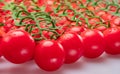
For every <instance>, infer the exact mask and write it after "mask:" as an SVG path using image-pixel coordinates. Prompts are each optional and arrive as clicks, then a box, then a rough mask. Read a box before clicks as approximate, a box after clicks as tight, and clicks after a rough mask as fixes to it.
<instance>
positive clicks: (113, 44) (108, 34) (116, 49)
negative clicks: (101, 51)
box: [103, 27, 120, 55]
mask: <svg viewBox="0 0 120 74" xmlns="http://www.w3.org/2000/svg"><path fill="white" fill-rule="evenodd" d="M103 33H104V36H105V37H104V38H105V42H106V50H105V52H106V53H108V54H112V55H115V54H120V30H119V29H118V28H117V27H113V28H109V29H107V30H105V31H104V32H103Z"/></svg>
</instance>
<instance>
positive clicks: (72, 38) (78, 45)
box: [58, 33, 83, 64]
mask: <svg viewBox="0 0 120 74" xmlns="http://www.w3.org/2000/svg"><path fill="white" fill-rule="evenodd" d="M58 41H59V42H60V43H61V44H62V46H63V48H64V50H65V55H66V56H65V63H66V64H70V63H74V62H76V61H77V60H78V59H79V58H80V57H81V56H82V53H83V48H82V46H83V45H82V39H81V37H80V36H79V35H78V34H76V33H65V34H63V35H62V36H61V37H60V38H59V39H58Z"/></svg>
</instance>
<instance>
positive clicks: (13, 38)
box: [0, 0, 120, 71]
mask: <svg viewBox="0 0 120 74" xmlns="http://www.w3.org/2000/svg"><path fill="white" fill-rule="evenodd" d="M0 16H1V17H0V56H3V57H4V58H5V59H7V60H8V61H10V62H12V63H15V64H21V63H24V62H27V61H29V60H35V63H36V64H37V65H38V66H39V67H40V68H41V69H43V70H46V71H55V70H57V69H59V68H60V67H61V66H62V65H63V64H71V63H74V62H76V61H77V60H78V59H79V58H80V57H81V56H84V57H86V58H97V57H99V56H101V55H102V54H103V52H106V53H107V54H111V55H118V54H120V27H119V26H120V2H119V0H118V1H117V0H110V1H109V2H108V1H107V0H2V1H0Z"/></svg>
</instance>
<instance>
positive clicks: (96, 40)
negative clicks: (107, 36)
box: [81, 29, 105, 58]
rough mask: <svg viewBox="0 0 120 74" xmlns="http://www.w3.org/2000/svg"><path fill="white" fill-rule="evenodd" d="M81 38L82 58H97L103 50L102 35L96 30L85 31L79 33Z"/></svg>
mask: <svg viewBox="0 0 120 74" xmlns="http://www.w3.org/2000/svg"><path fill="white" fill-rule="evenodd" d="M81 36H82V38H83V46H84V56H85V57H87V58H97V57H99V56H100V55H101V54H102V53H103V52H104V49H105V45H104V39H103V34H102V33H101V32H100V31H98V30H89V29H88V30H86V31H84V32H82V33H81Z"/></svg>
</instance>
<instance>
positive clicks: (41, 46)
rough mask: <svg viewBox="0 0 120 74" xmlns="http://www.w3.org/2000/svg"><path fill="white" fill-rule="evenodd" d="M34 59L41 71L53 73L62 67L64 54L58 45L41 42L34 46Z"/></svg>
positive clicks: (50, 41)
mask: <svg viewBox="0 0 120 74" xmlns="http://www.w3.org/2000/svg"><path fill="white" fill-rule="evenodd" d="M34 59H35V62H36V63H37V65H38V66H39V67H40V68H41V69H43V70H46V71H55V70H57V69H59V68H60V67H61V66H62V65H63V63H64V59H65V52H64V49H63V47H62V45H61V44H60V43H58V42H56V41H53V40H43V41H40V42H39V43H38V45H37V46H36V50H35V56H34Z"/></svg>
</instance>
